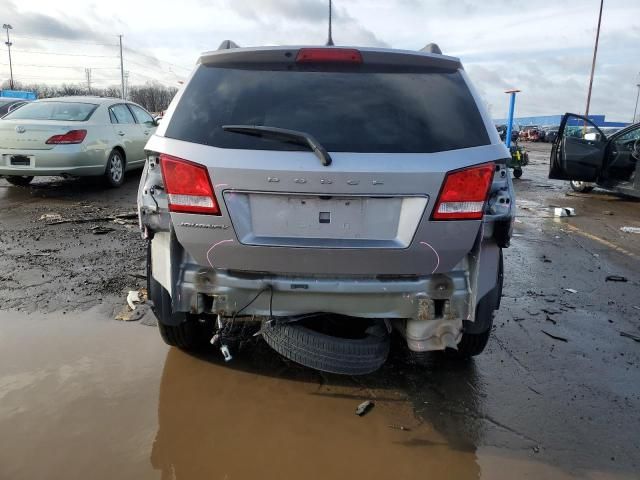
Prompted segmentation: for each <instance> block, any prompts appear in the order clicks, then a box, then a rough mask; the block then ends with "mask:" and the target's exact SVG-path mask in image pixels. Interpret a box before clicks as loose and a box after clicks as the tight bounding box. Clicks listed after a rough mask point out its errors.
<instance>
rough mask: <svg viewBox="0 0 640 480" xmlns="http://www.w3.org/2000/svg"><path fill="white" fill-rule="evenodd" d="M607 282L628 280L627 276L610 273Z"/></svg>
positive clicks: (624, 281)
mask: <svg viewBox="0 0 640 480" xmlns="http://www.w3.org/2000/svg"><path fill="white" fill-rule="evenodd" d="M605 281H607V282H623V283H626V282H628V280H627V277H623V276H621V275H609V276H608V277H607V278H606V280H605Z"/></svg>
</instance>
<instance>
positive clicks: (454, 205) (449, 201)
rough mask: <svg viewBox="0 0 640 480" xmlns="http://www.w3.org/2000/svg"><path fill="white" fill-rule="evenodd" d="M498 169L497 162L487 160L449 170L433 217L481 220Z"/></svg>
mask: <svg viewBox="0 0 640 480" xmlns="http://www.w3.org/2000/svg"><path fill="white" fill-rule="evenodd" d="M495 169H496V166H495V164H493V163H485V164H482V165H476V166H474V167H470V168H465V169H464V170H457V171H455V172H449V173H447V176H446V178H445V180H444V185H443V187H442V190H441V191H440V195H439V196H438V201H437V202H436V207H435V208H434V210H433V215H432V219H433V220H479V219H481V218H482V216H483V215H484V205H485V203H486V201H487V195H488V193H489V187H490V186H491V182H492V181H493V173H494V172H495Z"/></svg>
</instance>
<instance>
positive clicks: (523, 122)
mask: <svg viewBox="0 0 640 480" xmlns="http://www.w3.org/2000/svg"><path fill="white" fill-rule="evenodd" d="M561 120H562V115H541V116H535V117H518V118H514V119H513V124H514V126H515V128H516V129H518V130H520V129H522V128H523V127H527V126H529V125H535V126H537V127H551V126H558V125H560V121H561ZM589 120H591V121H592V122H593V123H595V124H596V125H597V126H598V127H626V126H627V125H629V124H628V123H625V122H608V121H607V120H605V116H604V115H589ZM493 123H495V124H496V125H504V124H506V123H507V119H506V118H499V119H496V120H494V121H493Z"/></svg>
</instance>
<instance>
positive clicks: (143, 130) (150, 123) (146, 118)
mask: <svg viewBox="0 0 640 480" xmlns="http://www.w3.org/2000/svg"><path fill="white" fill-rule="evenodd" d="M127 105H128V106H129V109H130V110H131V113H133V116H134V117H135V119H136V122H137V127H138V135H139V136H140V141H141V142H142V150H143V157H142V160H141V161H140V166H142V163H144V161H145V156H144V147H145V145H146V144H147V141H148V140H149V137H151V135H153V134H154V133H155V131H156V122H155V120H154V119H153V117H152V116H151V114H150V113H149V112H147V111H146V110H145V109H144V108H142V107H139V106H138V105H134V104H132V103H128V104H127Z"/></svg>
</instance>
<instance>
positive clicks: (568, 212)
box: [553, 207, 576, 217]
mask: <svg viewBox="0 0 640 480" xmlns="http://www.w3.org/2000/svg"><path fill="white" fill-rule="evenodd" d="M553 215H554V216H555V217H575V216H576V210H575V208H571V207H555V208H554V209H553Z"/></svg>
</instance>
